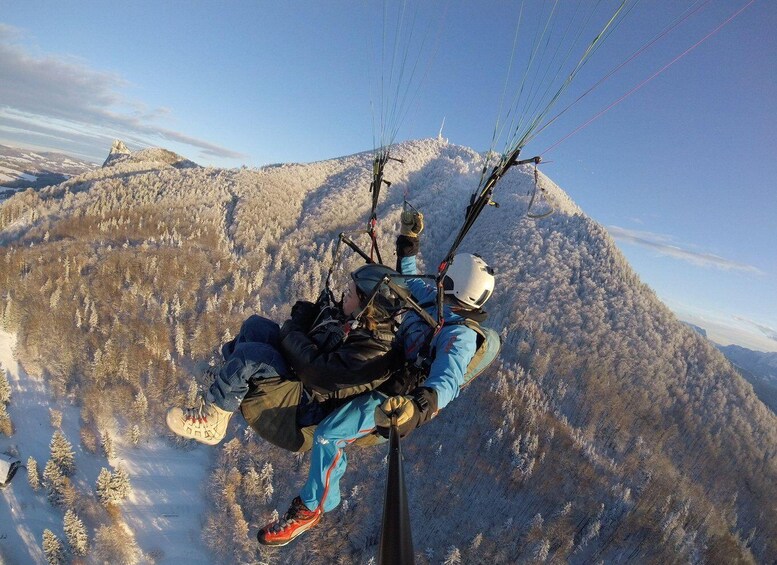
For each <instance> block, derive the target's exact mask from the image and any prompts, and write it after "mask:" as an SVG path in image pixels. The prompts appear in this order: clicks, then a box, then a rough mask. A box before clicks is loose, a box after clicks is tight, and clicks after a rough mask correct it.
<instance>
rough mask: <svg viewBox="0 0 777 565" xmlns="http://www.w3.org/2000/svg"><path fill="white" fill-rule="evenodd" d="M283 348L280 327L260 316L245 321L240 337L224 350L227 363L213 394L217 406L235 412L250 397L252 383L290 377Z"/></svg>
mask: <svg viewBox="0 0 777 565" xmlns="http://www.w3.org/2000/svg"><path fill="white" fill-rule="evenodd" d="M279 346H280V327H279V326H278V324H277V323H275V322H273V321H272V320H268V319H267V318H263V317H262V316H258V315H256V314H254V315H252V316H251V317H249V318H248V319H247V320H245V321H244V322H243V325H242V326H241V327H240V332H239V333H238V334H237V337H236V338H235V339H233V340H232V341H230V342H227V343H225V344H224V345H223V346H222V347H221V354H222V356H223V357H224V361H225V363H224V364H223V365H222V367H221V369H220V370H219V374H218V376H217V377H216V380H215V381H214V382H213V384H212V385H211V387H210V390H209V393H210V396H212V397H213V403H214V404H215V405H216V406H218V407H219V408H221V409H222V410H226V411H228V412H235V411H236V410H237V409H238V407H239V406H240V403H241V402H242V401H243V398H245V395H246V394H247V393H248V381H249V380H250V379H252V378H253V379H262V378H266V377H280V376H284V375H287V374H288V368H287V366H286V361H285V360H284V359H283V355H281V353H280V351H278V348H279Z"/></svg>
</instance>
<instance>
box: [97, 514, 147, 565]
mask: <svg viewBox="0 0 777 565" xmlns="http://www.w3.org/2000/svg"><path fill="white" fill-rule="evenodd" d="M94 553H95V556H96V557H97V560H98V561H99V562H100V563H116V564H121V565H135V564H136V563H138V562H139V561H140V557H141V555H140V550H139V548H138V544H137V542H135V538H134V537H132V535H131V534H130V533H129V532H128V531H127V530H126V529H125V528H124V527H123V526H122V525H121V524H111V525H110V526H101V527H100V528H99V529H98V530H97V532H96V533H95V535H94Z"/></svg>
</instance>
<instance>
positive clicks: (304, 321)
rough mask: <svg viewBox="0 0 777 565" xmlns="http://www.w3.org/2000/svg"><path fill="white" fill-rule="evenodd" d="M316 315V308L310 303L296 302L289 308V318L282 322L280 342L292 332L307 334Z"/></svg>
mask: <svg viewBox="0 0 777 565" xmlns="http://www.w3.org/2000/svg"><path fill="white" fill-rule="evenodd" d="M318 313H319V309H318V306H316V305H315V304H313V303H312V302H306V301H304V300H298V301H297V302H296V303H295V304H294V306H292V307H291V318H290V319H288V320H286V321H285V322H283V325H282V326H281V332H280V340H281V341H283V340H284V339H286V336H287V335H289V333H291V332H294V331H297V332H304V333H308V331H310V328H311V326H312V325H313V322H315V321H316V316H318Z"/></svg>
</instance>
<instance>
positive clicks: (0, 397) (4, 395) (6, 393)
mask: <svg viewBox="0 0 777 565" xmlns="http://www.w3.org/2000/svg"><path fill="white" fill-rule="evenodd" d="M9 402H11V385H10V384H9V383H8V376H7V375H6V372H5V369H4V368H3V367H0V404H8V403H9Z"/></svg>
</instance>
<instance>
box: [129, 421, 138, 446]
mask: <svg viewBox="0 0 777 565" xmlns="http://www.w3.org/2000/svg"><path fill="white" fill-rule="evenodd" d="M130 443H132V445H134V446H135V447H137V446H138V444H140V427H139V426H138V425H137V424H133V426H132V427H131V428H130Z"/></svg>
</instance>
